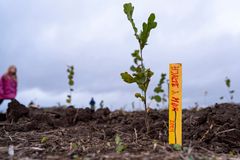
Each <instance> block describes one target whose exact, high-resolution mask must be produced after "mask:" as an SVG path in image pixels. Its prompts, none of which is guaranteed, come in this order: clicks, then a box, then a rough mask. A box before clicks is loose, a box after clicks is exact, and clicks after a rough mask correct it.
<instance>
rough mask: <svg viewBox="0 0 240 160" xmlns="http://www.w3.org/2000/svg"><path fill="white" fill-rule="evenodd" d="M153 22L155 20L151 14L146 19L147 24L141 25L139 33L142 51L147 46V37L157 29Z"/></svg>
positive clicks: (155, 23)
mask: <svg viewBox="0 0 240 160" xmlns="http://www.w3.org/2000/svg"><path fill="white" fill-rule="evenodd" d="M154 20H155V14H154V13H151V14H150V16H149V18H148V22H147V23H146V22H144V23H143V24H142V31H141V33H140V42H141V44H140V47H141V49H143V48H144V47H145V45H147V41H148V37H149V35H150V32H151V30H152V29H154V28H156V27H157V22H155V21H154Z"/></svg>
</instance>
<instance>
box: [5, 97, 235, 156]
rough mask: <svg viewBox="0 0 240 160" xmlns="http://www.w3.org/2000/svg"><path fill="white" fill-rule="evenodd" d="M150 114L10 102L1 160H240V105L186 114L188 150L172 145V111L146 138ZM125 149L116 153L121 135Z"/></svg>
mask: <svg viewBox="0 0 240 160" xmlns="http://www.w3.org/2000/svg"><path fill="white" fill-rule="evenodd" d="M144 114H145V113H144V111H134V112H125V111H122V110H118V111H114V112H110V110H109V109H108V108H103V109H98V110H96V111H93V110H91V109H89V108H86V109H82V108H80V109H75V108H74V107H68V108H61V107H59V108H57V107H56V108H45V109H38V108H27V107H25V106H24V105H22V104H20V103H19V102H18V101H16V100H15V101H13V102H11V103H9V105H8V109H7V113H6V115H5V114H0V121H1V122H0V159H3V160H5V159H9V155H8V149H9V146H10V145H13V146H14V151H15V154H14V158H15V159H51V160H55V159H56V160H58V159H76V160H77V159H86V160H88V159H90V160H91V159H94V160H95V159H96V160H97V159H102V160H111V159H134V160H135V159H136V160H137V159H144V160H148V159H153V160H155V159H156V160H159V159H168V160H171V159H172V160H174V159H189V160H190V159H194V160H198V159H199V160H200V159H240V105H238V104H228V103H224V104H215V105H214V106H211V107H207V108H202V109H198V108H193V109H190V110H186V109H185V110H183V148H182V150H181V151H176V148H175V147H173V146H170V145H168V110H150V112H149V122H150V132H149V133H148V134H146V127H145V119H144ZM117 134H118V135H119V136H120V137H121V140H122V143H123V144H124V146H125V148H126V149H125V150H124V151H123V152H122V153H120V154H118V153H116V151H115V149H116V144H115V136H116V135H117Z"/></svg>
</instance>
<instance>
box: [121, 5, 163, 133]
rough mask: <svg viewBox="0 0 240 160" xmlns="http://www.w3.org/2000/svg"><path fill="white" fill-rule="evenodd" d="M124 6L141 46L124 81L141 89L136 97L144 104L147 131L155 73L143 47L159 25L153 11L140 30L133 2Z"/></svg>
mask: <svg viewBox="0 0 240 160" xmlns="http://www.w3.org/2000/svg"><path fill="white" fill-rule="evenodd" d="M123 8H124V13H125V14H126V15H127V19H128V20H129V22H130V24H131V26H132V28H133V31H134V36H135V38H136V40H137V41H138V44H139V48H138V49H136V50H135V51H134V52H133V53H132V57H133V62H134V64H133V65H132V66H131V67H130V70H131V73H129V72H124V73H121V77H122V79H123V81H124V82H126V83H129V84H131V83H134V84H136V85H137V86H138V88H139V89H140V90H141V92H140V93H139V92H138V93H135V97H136V98H139V99H140V100H141V101H142V102H143V104H144V108H145V123H146V127H147V132H148V131H149V125H148V113H147V111H148V106H147V91H148V86H149V83H150V81H151V78H152V76H153V74H154V73H153V72H152V71H151V69H150V68H146V67H145V64H144V58H143V49H144V47H145V46H146V45H147V42H148V38H149V36H150V32H151V30H152V29H154V28H156V27H157V22H155V14H154V13H151V14H150V15H149V17H148V21H147V22H143V24H142V29H141V31H140V32H139V31H138V29H137V27H136V25H135V22H134V20H133V17H132V16H133V11H134V7H133V6H132V4H131V3H126V4H124V5H123ZM158 87H159V86H158ZM160 89H161V88H160ZM152 99H155V100H157V101H159V100H160V99H161V98H159V95H155V96H154V97H153V98H152Z"/></svg>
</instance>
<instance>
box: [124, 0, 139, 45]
mask: <svg viewBox="0 0 240 160" xmlns="http://www.w3.org/2000/svg"><path fill="white" fill-rule="evenodd" d="M123 8H124V13H125V14H126V15H127V18H128V20H129V22H130V23H131V25H132V28H133V30H134V35H135V37H136V39H137V40H138V41H139V42H140V39H139V35H138V29H137V27H136V25H135V22H134V20H133V18H132V15H133V11H134V7H133V6H132V3H125V4H124V5H123Z"/></svg>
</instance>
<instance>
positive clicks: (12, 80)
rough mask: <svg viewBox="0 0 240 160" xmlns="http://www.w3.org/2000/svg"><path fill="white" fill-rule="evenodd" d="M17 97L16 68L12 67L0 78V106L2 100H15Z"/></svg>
mask: <svg viewBox="0 0 240 160" xmlns="http://www.w3.org/2000/svg"><path fill="white" fill-rule="evenodd" d="M16 95H17V68H16V66H14V65H12V66H10V67H9V68H8V70H7V72H6V73H5V74H3V75H2V76H1V77H0V105H1V104H2V103H3V101H4V100H12V99H15V97H16Z"/></svg>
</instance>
